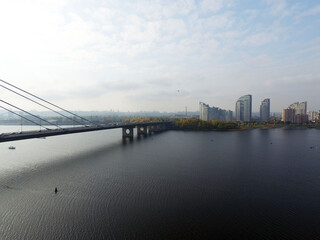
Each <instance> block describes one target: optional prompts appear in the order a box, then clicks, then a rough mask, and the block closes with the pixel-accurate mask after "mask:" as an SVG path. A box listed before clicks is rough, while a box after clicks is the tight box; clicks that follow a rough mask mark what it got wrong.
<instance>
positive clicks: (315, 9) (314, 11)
mask: <svg viewBox="0 0 320 240" xmlns="http://www.w3.org/2000/svg"><path fill="white" fill-rule="evenodd" d="M318 14H320V5H317V6H315V7H313V8H310V9H308V10H306V11H304V12H302V13H301V14H300V17H305V16H314V15H318Z"/></svg>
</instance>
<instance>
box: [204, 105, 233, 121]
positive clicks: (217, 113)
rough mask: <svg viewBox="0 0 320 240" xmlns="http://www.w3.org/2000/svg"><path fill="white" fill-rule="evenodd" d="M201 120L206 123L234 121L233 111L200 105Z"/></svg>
mask: <svg viewBox="0 0 320 240" xmlns="http://www.w3.org/2000/svg"><path fill="white" fill-rule="evenodd" d="M199 110H200V119H201V120H204V121H209V120H221V121H232V111H230V110H228V111H227V110H223V109H221V108H217V107H210V106H209V105H208V104H205V103H203V102H200V103H199Z"/></svg>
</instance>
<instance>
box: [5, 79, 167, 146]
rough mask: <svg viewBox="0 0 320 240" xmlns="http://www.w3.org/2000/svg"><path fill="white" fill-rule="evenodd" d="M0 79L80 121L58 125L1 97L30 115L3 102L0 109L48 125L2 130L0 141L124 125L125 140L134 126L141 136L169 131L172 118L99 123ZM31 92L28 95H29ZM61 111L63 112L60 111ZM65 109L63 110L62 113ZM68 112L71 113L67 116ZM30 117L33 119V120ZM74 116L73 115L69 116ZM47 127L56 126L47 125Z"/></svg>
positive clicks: (30, 98) (18, 92) (14, 90)
mask: <svg viewBox="0 0 320 240" xmlns="http://www.w3.org/2000/svg"><path fill="white" fill-rule="evenodd" d="M0 82H2V83H3V84H4V85H3V84H0V87H2V88H4V89H6V90H8V91H10V92H12V93H14V94H16V95H18V96H20V97H23V98H25V99H27V100H28V101H31V102H33V103H35V104H37V105H39V106H41V107H44V108H46V109H47V110H50V111H52V112H54V113H55V114H58V115H60V116H62V117H64V118H66V119H69V120H71V121H72V122H73V123H75V124H77V125H78V126H77V127H70V128H65V127H61V126H59V125H56V124H54V123H52V122H50V121H47V120H46V119H43V118H41V117H39V116H36V115H34V114H32V113H30V112H28V111H26V110H24V109H22V108H19V107H17V106H15V105H13V104H11V103H8V102H7V101H4V100H2V99H0V102H1V103H2V104H5V105H8V106H10V107H11V108H15V109H17V110H19V111H20V112H23V113H24V114H27V115H29V118H28V117H27V116H26V115H22V114H19V113H18V112H16V111H12V110H10V109H8V107H4V106H3V105H0V108H2V109H4V110H6V111H8V112H10V113H12V114H14V115H17V116H19V117H20V118H21V120H22V119H24V120H27V121H28V122H31V123H32V124H34V125H38V126H40V127H43V128H45V129H44V130H41V129H40V130H38V131H21V132H11V133H2V134H0V142H10V141H18V140H25V139H32V138H44V137H51V136H58V135H65V134H74V133H84V132H93V131H101V130H110V129H115V128H122V138H123V139H126V138H129V139H133V137H134V129H135V128H137V135H138V137H139V136H141V135H144V136H146V135H148V134H150V133H153V132H160V131H164V130H167V129H168V128H169V127H170V125H171V122H170V121H160V122H139V123H112V124H110V123H109V124H97V123H94V122H92V121H90V120H88V119H86V118H84V117H81V116H79V115H77V114H75V113H72V112H71V111H68V110H66V109H64V108H62V107H59V106H57V105H55V104H53V103H51V102H49V101H46V100H44V99H43V98H40V97H38V96H36V95H34V94H32V93H30V92H27V91H26V90H23V89H21V88H19V87H16V86H14V85H13V84H10V83H8V82H6V81H4V80H2V79H0ZM26 95H28V96H26ZM49 106H50V107H49ZM59 110H60V111H59ZM62 112H63V113H62ZM66 114H69V116H67V115H66ZM30 116H31V119H30ZM70 116H73V117H70ZM35 119H37V120H40V123H38V122H37V121H35ZM41 121H42V123H45V124H46V125H42V124H41ZM46 126H55V128H54V129H52V128H48V127H46Z"/></svg>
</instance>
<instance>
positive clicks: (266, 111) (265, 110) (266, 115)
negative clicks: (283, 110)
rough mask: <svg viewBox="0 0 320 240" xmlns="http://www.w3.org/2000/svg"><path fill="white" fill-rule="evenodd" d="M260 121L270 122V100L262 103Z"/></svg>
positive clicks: (267, 99)
mask: <svg viewBox="0 0 320 240" xmlns="http://www.w3.org/2000/svg"><path fill="white" fill-rule="evenodd" d="M260 120H261V121H264V122H268V121H269V120H270V99H269V98H266V99H264V100H263V101H262V102H261V103H260Z"/></svg>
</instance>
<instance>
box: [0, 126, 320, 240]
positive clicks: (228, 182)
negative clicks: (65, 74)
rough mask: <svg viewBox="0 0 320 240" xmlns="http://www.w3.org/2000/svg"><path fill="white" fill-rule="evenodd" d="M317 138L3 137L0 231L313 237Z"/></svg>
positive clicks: (31, 235) (116, 133)
mask: <svg viewBox="0 0 320 240" xmlns="http://www.w3.org/2000/svg"><path fill="white" fill-rule="evenodd" d="M271 143H272V144H271ZM10 145H14V146H15V147H16V150H13V151H10V150H8V146H10ZM310 146H314V148H312V149H310ZM319 146H320V139H319V131H316V130H305V131H295V130H293V131H284V130H280V129H274V130H268V131H262V130H252V131H245V132H176V131H169V132H165V133H162V134H157V135H152V136H149V137H141V138H140V139H134V141H131V142H130V141H126V142H125V143H124V142H123V141H122V139H121V130H119V129H115V130H108V131H101V132H94V133H82V134H74V135H65V136H57V137H51V138H46V139H33V140H25V141H19V142H12V143H2V144H0V153H1V156H2V157H1V159H0V164H1V166H2V167H1V168H0V181H1V182H0V196H1V197H0V214H1V216H2V220H1V223H0V239H199V238H201V239H208V238H209V237H210V238H212V237H222V238H223V239H226V238H231V239H232V238H235V237H236V238H239V237H248V238H249V237H250V238H252V239H275V238H281V237H282V238H284V239H286V238H293V237H294V238H298V239H311V238H315V237H316V236H319V230H318V226H317V223H318V221H319V220H320V206H319V204H318V202H319V200H320V175H319V174H318V173H319V172H320V148H319ZM55 187H57V188H58V190H59V191H58V192H57V193H56V194H55V192H54V189H55Z"/></svg>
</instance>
